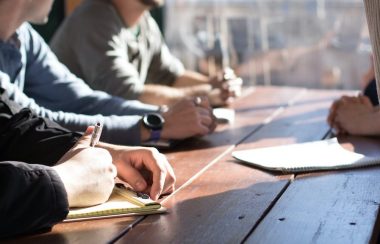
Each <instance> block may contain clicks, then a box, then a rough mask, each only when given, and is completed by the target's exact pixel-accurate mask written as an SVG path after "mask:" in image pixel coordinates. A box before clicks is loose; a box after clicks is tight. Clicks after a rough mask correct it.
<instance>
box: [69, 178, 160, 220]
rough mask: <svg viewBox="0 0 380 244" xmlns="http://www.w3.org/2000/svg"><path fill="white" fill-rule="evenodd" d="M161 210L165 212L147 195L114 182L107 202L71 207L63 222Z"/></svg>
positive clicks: (153, 212)
mask: <svg viewBox="0 0 380 244" xmlns="http://www.w3.org/2000/svg"><path fill="white" fill-rule="evenodd" d="M163 212H166V208H164V207H163V206H161V204H160V203H158V202H155V201H153V200H152V199H150V198H149V196H148V195H146V194H141V193H136V192H134V191H132V190H131V189H130V188H127V187H125V186H124V185H123V184H116V185H115V187H114V189H113V192H112V194H111V196H110V198H109V199H108V201H107V202H105V203H103V204H100V205H96V206H91V207H85V208H72V209H70V211H69V214H68V215H67V217H66V220H65V222H68V221H76V220H86V219H98V218H109V217H116V216H130V215H147V214H157V213H163Z"/></svg>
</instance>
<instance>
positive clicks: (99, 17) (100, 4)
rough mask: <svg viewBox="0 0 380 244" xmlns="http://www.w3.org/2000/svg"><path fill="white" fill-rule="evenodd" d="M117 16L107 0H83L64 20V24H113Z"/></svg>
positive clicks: (98, 25) (116, 20)
mask: <svg viewBox="0 0 380 244" xmlns="http://www.w3.org/2000/svg"><path fill="white" fill-rule="evenodd" d="M118 18H119V16H118V14H117V12H116V10H115V8H114V7H113V5H112V3H111V2H110V1H107V0H87V1H84V2H83V3H82V4H81V5H80V6H79V7H78V8H76V9H75V11H74V12H73V13H72V14H71V15H70V16H69V17H67V19H66V20H65V22H66V25H70V26H71V27H75V26H79V27H81V28H83V27H84V26H89V27H101V26H105V25H114V24H115V23H117V22H118V21H119V20H118Z"/></svg>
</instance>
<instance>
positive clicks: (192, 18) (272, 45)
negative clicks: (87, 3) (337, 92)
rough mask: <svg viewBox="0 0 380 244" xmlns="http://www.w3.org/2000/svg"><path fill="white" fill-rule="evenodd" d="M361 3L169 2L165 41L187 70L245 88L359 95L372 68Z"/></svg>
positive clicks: (335, 0) (272, 0)
mask: <svg viewBox="0 0 380 244" xmlns="http://www.w3.org/2000/svg"><path fill="white" fill-rule="evenodd" d="M366 28H367V27H366V22H365V13H364V6H363V2H362V0H168V1H166V6H165V38H166V40H167V43H168V45H169V47H170V48H171V50H172V51H173V53H174V55H176V56H177V57H179V58H180V59H181V60H182V61H183V62H184V64H185V66H186V67H187V68H190V69H195V70H199V71H202V72H203V73H206V74H211V75H212V74H214V73H215V72H216V71H217V70H220V69H221V68H222V67H225V66H231V67H233V68H234V69H235V70H236V72H237V73H238V74H240V75H241V76H242V77H243V78H244V82H245V84H246V85H255V84H266V85H289V86H304V87H309V88H332V89H358V88H360V85H361V84H360V80H361V77H362V75H363V74H364V73H365V72H366V70H367V69H368V68H369V67H370V64H371V61H370V52H371V50H370V42H369V38H368V33H367V29H366Z"/></svg>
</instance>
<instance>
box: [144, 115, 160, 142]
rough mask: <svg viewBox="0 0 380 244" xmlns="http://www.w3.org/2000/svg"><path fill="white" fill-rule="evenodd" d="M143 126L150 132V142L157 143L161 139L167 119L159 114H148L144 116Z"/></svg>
mask: <svg viewBox="0 0 380 244" xmlns="http://www.w3.org/2000/svg"><path fill="white" fill-rule="evenodd" d="M142 122H143V125H144V126H145V128H147V129H149V130H150V138H149V140H153V141H157V140H159V139H160V137H161V130H162V127H163V126H164V123H165V119H164V117H162V115H161V114H159V113H148V114H145V115H144V116H143V120H142Z"/></svg>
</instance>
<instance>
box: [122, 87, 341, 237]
mask: <svg viewBox="0 0 380 244" xmlns="http://www.w3.org/2000/svg"><path fill="white" fill-rule="evenodd" d="M305 92H306V91H302V93H305ZM298 94H299V93H298ZM306 94H307V95H310V96H312V97H314V98H313V100H312V101H310V99H309V98H308V96H303V95H302V96H300V97H299V98H297V99H294V101H292V98H293V97H292V98H291V99H289V100H290V101H291V103H289V104H288V103H286V104H284V105H283V106H280V108H281V107H284V108H285V109H280V110H278V108H279V107H277V110H278V111H280V113H276V116H274V117H273V118H272V119H271V120H270V121H268V123H263V124H262V126H261V127H260V128H259V130H258V131H256V132H255V133H253V135H252V136H251V137H249V138H247V140H245V141H242V142H241V145H245V142H246V141H248V142H249V146H252V145H254V146H257V147H259V146H261V142H262V140H266V139H267V133H269V135H272V131H273V130H275V132H273V135H275V136H276V137H275V140H272V141H271V142H272V145H276V144H277V138H289V137H291V138H295V139H296V141H305V140H310V139H313V140H318V139H321V138H322V137H323V136H324V135H325V134H326V133H327V131H328V127H327V126H326V124H325V120H324V118H325V116H326V113H327V111H328V108H329V105H330V103H331V101H332V100H333V99H334V98H336V97H337V96H338V95H340V94H336V93H334V92H333V93H332V94H331V93H330V94H327V95H326V94H325V92H317V91H315V92H311V93H309V92H306ZM274 96H275V94H274ZM253 104H254V105H253V106H252V107H251V108H255V105H256V104H255V103H253ZM304 104H305V105H304ZM277 110H276V111H277ZM314 114H315V116H314ZM272 115H273V114H272ZM311 115H313V116H311ZM321 117H323V120H321V119H320V118H321ZM306 119H310V121H311V122H309V121H307V122H306V123H305V125H304V127H305V128H304V129H306V128H307V131H311V132H313V134H311V133H310V134H309V133H305V131H300V132H299V133H294V131H297V127H299V123H298V122H299V121H305V120H306ZM274 122H275V123H274ZM272 123H274V125H273V124H272ZM262 130H265V131H266V132H265V133H260V132H261V131H262ZM256 135H259V136H256ZM252 138H253V139H252ZM282 142H283V140H279V141H278V143H282ZM268 143H269V142H268V141H265V145H268ZM239 147H240V146H239ZM232 161H233V160H232V158H231V156H230V155H229V154H227V155H225V156H224V157H223V158H222V159H221V160H219V161H218V162H217V163H215V164H214V165H212V167H210V168H209V169H208V170H206V171H205V172H204V173H203V174H202V175H200V176H199V177H198V178H197V179H195V180H194V181H193V182H192V183H191V184H190V185H188V186H186V187H184V188H182V189H181V191H179V192H177V193H176V194H175V195H174V196H172V197H170V198H169V199H168V200H167V201H165V202H164V204H165V206H167V207H168V208H169V209H170V210H171V213H170V214H169V215H165V216H149V217H148V218H147V219H146V220H144V221H143V222H142V223H143V224H139V225H137V227H136V228H134V229H133V230H131V231H129V232H128V233H127V234H126V235H125V236H123V237H122V238H121V239H120V243H125V242H131V243H150V242H157V243H237V242H241V241H243V240H244V239H245V237H246V236H247V235H248V234H249V233H250V231H251V230H252V229H253V228H254V227H255V225H256V224H257V223H259V221H260V220H261V218H262V217H263V216H265V214H266V212H267V211H269V210H270V208H271V207H272V205H273V204H274V203H275V202H276V200H277V197H278V196H281V193H282V191H283V190H285V189H286V186H287V184H288V182H289V180H290V179H291V176H290V175H287V176H281V177H276V176H275V175H272V174H270V173H268V172H263V171H260V170H256V169H254V168H250V167H247V166H245V165H241V164H237V163H235V162H232Z"/></svg>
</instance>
